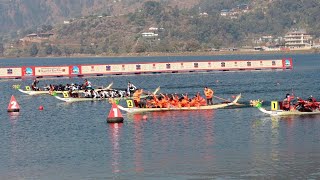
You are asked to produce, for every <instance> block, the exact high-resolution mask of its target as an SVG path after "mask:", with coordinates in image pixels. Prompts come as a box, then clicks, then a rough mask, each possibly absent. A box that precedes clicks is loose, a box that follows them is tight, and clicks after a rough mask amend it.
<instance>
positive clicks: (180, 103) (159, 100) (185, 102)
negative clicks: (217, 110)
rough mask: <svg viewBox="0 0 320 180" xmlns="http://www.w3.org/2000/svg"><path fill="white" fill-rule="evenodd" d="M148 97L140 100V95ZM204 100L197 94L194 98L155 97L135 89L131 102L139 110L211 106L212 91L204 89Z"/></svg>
mask: <svg viewBox="0 0 320 180" xmlns="http://www.w3.org/2000/svg"><path fill="white" fill-rule="evenodd" d="M142 94H145V95H149V96H148V98H146V99H142V98H141V95H142ZM204 94H205V96H206V99H205V98H203V97H202V96H201V95H200V92H198V93H197V94H196V95H194V97H192V98H189V97H188V94H185V95H183V94H182V95H181V96H179V95H177V94H171V95H168V94H161V93H160V96H156V95H154V94H150V93H149V92H148V93H146V92H144V91H143V89H137V90H136V91H135V93H134V94H133V100H134V104H135V106H136V107H139V108H170V107H178V108H180V107H199V106H206V105H213V102H212V97H213V94H214V91H213V90H212V89H210V88H208V87H205V88H204Z"/></svg>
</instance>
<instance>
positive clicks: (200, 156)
mask: <svg viewBox="0 0 320 180" xmlns="http://www.w3.org/2000/svg"><path fill="white" fill-rule="evenodd" d="M282 57H289V55H253V56H251V55H241V56H239V55H237V56H235V55H234V56H232V55H230V56H213V57H208V56H206V57H146V58H141V57H139V58H80V59H72V58H56V59H2V60H0V65H1V66H21V65H61V64H91V63H93V64H104V63H107V62H110V63H122V62H138V61H139V62H153V61H157V62H165V61H185V60H190V61H192V60H212V59H217V60H218V59H276V58H282ZM290 57H292V58H293V60H294V69H293V70H291V71H290V70H286V71H282V70H277V71H251V72H212V73H191V74H187V73H183V74H156V75H135V76H134V75H130V76H103V77H90V78H88V79H89V80H90V81H91V82H92V84H95V85H108V84H109V83H111V82H114V85H113V87H115V88H125V86H126V84H127V82H128V81H131V82H133V83H134V84H135V85H137V86H139V87H141V88H144V89H145V90H147V91H153V90H154V89H155V88H157V87H158V86H161V92H163V93H189V94H190V95H191V94H195V93H196V92H201V93H202V91H203V87H205V86H209V87H212V88H213V89H214V90H215V92H216V95H217V96H219V97H222V98H225V99H229V98H232V96H234V95H236V94H238V93H242V99H241V100H240V101H241V102H242V103H245V104H248V102H249V100H251V99H263V100H264V101H265V102H267V103H266V104H265V106H269V102H270V101H272V100H281V99H283V98H284V95H285V94H286V93H288V92H289V93H291V92H293V93H294V94H295V96H300V97H302V98H307V97H308V96H309V95H313V96H314V97H317V98H320V93H319V89H320V85H319V81H320V80H319V77H320V63H319V59H320V55H317V54H310V55H291V56H290ZM71 82H77V83H82V82H83V79H81V78H71V79H70V78H56V79H40V84H41V85H44V84H46V83H47V84H50V83H55V84H59V83H71ZM30 83H31V80H0V115H1V116H0V117H1V118H0V144H1V148H0V179H28V180H29V179H52V180H56V179H59V180H60V179H319V178H320V169H319V168H320V163H319V162H320V151H319V149H320V143H319V142H320V131H319V129H320V116H317V115H315V116H291V117H284V118H271V117H270V116H266V115H264V114H262V113H261V112H260V111H258V110H257V109H255V108H250V107H246V108H232V109H219V110H204V111H192V112H155V113H146V114H145V115H147V117H148V119H147V120H143V118H142V116H143V114H140V115H139V114H138V115H130V114H125V113H123V116H124V119H125V120H124V123H123V124H107V123H106V117H107V116H108V114H109V111H110V105H109V104H108V103H107V102H79V103H71V104H68V103H63V102H60V101H58V100H56V99H55V98H53V97H51V96H46V95H43V96H33V97H31V96H27V95H23V94H22V93H20V92H18V91H16V90H13V89H12V88H11V87H12V85H14V84H21V85H22V86H25V85H29V84H30ZM11 95H14V96H15V97H16V99H17V101H18V102H19V104H20V106H21V112H20V113H18V114H15V115H13V114H8V113H7V106H8V103H9V100H10V96H11ZM214 100H215V101H216V102H218V101H219V100H218V99H214ZM121 103H123V104H125V102H121ZM40 105H42V106H43V107H44V110H43V111H39V110H38V107H39V106H40Z"/></svg>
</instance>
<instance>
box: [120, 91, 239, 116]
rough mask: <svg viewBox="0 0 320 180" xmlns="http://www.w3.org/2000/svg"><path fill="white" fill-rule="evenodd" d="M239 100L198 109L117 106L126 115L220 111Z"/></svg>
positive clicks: (237, 98)
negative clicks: (158, 112) (156, 112)
mask: <svg viewBox="0 0 320 180" xmlns="http://www.w3.org/2000/svg"><path fill="white" fill-rule="evenodd" d="M240 98H241V94H239V95H237V97H236V98H235V99H234V100H233V101H232V102H229V103H219V104H214V105H208V106H199V107H181V108H179V107H170V108H137V107H132V108H125V107H123V106H121V105H118V108H119V109H120V110H123V111H125V112H127V113H142V112H155V111H192V110H209V109H220V108H225V107H228V106H232V105H236V104H237V102H238V100H239V99H240Z"/></svg>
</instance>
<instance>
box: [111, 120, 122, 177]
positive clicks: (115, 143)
mask: <svg viewBox="0 0 320 180" xmlns="http://www.w3.org/2000/svg"><path fill="white" fill-rule="evenodd" d="M109 126H110V132H111V136H109V137H111V142H112V172H113V173H118V172H120V169H119V161H120V158H121V153H120V144H119V139H120V135H121V127H122V123H120V124H119V123H111V124H109Z"/></svg>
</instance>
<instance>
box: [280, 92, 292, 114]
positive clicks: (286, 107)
mask: <svg viewBox="0 0 320 180" xmlns="http://www.w3.org/2000/svg"><path fill="white" fill-rule="evenodd" d="M290 101H291V98H290V94H286V98H284V99H283V101H282V109H283V110H285V111H289V110H290Z"/></svg>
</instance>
